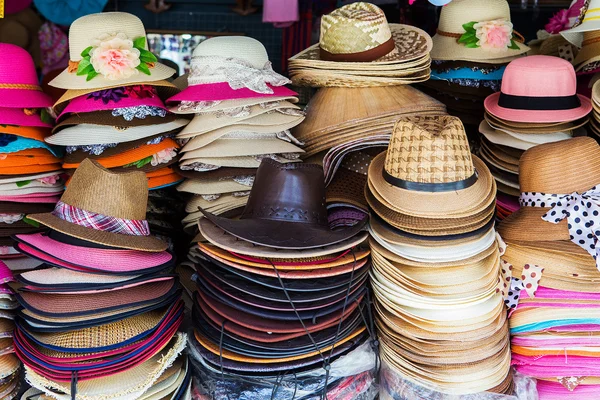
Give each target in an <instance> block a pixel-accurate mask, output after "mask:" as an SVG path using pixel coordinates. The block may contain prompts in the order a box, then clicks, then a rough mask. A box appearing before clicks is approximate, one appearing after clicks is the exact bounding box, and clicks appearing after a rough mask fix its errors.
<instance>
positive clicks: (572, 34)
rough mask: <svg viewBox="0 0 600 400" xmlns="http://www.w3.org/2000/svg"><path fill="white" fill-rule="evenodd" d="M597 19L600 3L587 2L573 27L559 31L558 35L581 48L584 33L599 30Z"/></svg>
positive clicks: (599, 13) (599, 14)
mask: <svg viewBox="0 0 600 400" xmlns="http://www.w3.org/2000/svg"><path fill="white" fill-rule="evenodd" d="M598 17H600V1H598V0H587V1H585V4H584V6H583V7H581V9H580V12H579V17H578V18H577V20H576V22H575V24H574V25H573V27H572V28H571V29H567V30H564V31H561V32H560V34H561V35H562V37H564V38H565V39H567V40H568V41H569V42H570V43H573V44H574V45H575V46H577V47H578V48H581V47H583V41H584V33H585V32H591V31H597V30H598V29H600V24H599V23H598V19H599V18H598Z"/></svg>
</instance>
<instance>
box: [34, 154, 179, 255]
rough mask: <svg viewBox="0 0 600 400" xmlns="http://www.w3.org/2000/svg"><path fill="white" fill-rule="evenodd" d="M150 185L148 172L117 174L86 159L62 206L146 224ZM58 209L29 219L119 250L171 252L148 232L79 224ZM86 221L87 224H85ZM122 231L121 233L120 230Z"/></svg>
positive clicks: (128, 221)
mask: <svg viewBox="0 0 600 400" xmlns="http://www.w3.org/2000/svg"><path fill="white" fill-rule="evenodd" d="M147 198H148V183H147V178H146V175H145V174H144V173H141V172H127V173H114V172H110V171H108V170H106V169H105V168H103V167H101V166H100V165H98V164H97V163H96V162H94V161H91V160H84V161H83V162H82V163H81V165H80V167H79V168H78V169H77V170H76V171H75V174H74V175H73V177H72V178H71V181H70V182H69V185H68V187H67V189H66V191H65V193H64V194H63V196H62V197H61V203H63V204H65V205H66V206H67V207H75V210H79V212H81V211H84V214H86V213H91V214H92V215H96V214H98V215H101V216H104V217H106V218H108V219H109V220H111V218H117V220H118V221H123V222H126V223H129V224H134V225H138V226H139V225H140V224H141V225H142V226H143V225H144V221H145V217H146V203H147ZM55 214H57V210H55V211H53V212H52V213H47V214H31V215H29V216H28V218H29V219H31V220H34V221H37V222H39V223H40V224H43V225H45V226H48V227H49V228H52V229H54V230H56V231H59V232H62V233H65V234H67V235H70V236H74V237H77V238H79V239H83V240H87V241H90V242H94V243H99V244H105V245H108V246H114V247H119V248H125V249H131V250H142V251H153V252H160V251H164V250H166V249H167V247H168V246H167V243H165V242H163V241H162V240H159V239H157V238H155V237H153V236H152V235H150V233H149V232H146V229H141V230H138V229H134V230H133V232H138V231H139V233H137V234H125V233H116V232H111V231H108V230H106V231H104V230H100V229H94V228H91V227H87V226H83V225H78V224H77V223H76V222H80V221H75V220H73V222H69V221H67V220H66V219H63V218H67V219H69V217H67V216H66V215H63V213H58V214H57V215H60V216H61V217H58V216H57V215H55ZM81 222H83V221H81ZM117 232H118V230H117Z"/></svg>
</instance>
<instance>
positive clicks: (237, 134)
mask: <svg viewBox="0 0 600 400" xmlns="http://www.w3.org/2000/svg"><path fill="white" fill-rule="evenodd" d="M220 139H280V140H283V141H286V142H288V143H294V144H295V145H298V146H304V142H301V141H299V140H298V139H296V138H295V137H294V136H293V135H292V133H291V132H290V131H289V130H285V131H281V132H276V133H257V132H248V131H234V132H229V133H226V134H225V135H223V136H221V138H220Z"/></svg>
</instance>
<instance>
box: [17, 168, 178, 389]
mask: <svg viewBox="0 0 600 400" xmlns="http://www.w3.org/2000/svg"><path fill="white" fill-rule="evenodd" d="M147 199H148V183H147V179H146V176H145V175H144V174H143V173H141V172H137V171H136V172H127V173H115V172H111V171H109V170H106V169H105V168H103V167H102V166H100V165H98V164H97V163H96V162H94V161H91V160H84V161H83V162H82V163H81V166H80V167H79V168H78V169H77V170H76V171H75V173H74V174H73V177H72V179H71V182H70V184H69V186H68V187H67V189H66V191H65V193H64V195H63V196H62V197H61V199H60V201H59V202H58V203H57V205H56V207H55V209H54V210H53V211H52V212H50V213H42V214H30V215H28V218H30V219H31V220H32V221H35V222H37V223H39V224H41V225H43V226H45V227H47V228H48V231H45V232H44V233H35V234H19V235H15V237H14V238H15V240H16V241H17V242H18V243H17V245H16V248H17V249H18V250H19V251H20V252H22V253H24V254H26V255H28V256H30V257H34V258H37V259H39V260H41V261H42V262H44V263H45V264H46V265H47V266H48V268H44V269H37V270H34V271H30V272H25V273H23V274H21V275H19V276H18V277H17V279H18V280H19V282H20V283H21V285H22V286H21V287H20V289H19V291H18V293H17V295H16V297H17V299H18V301H19V303H20V305H21V307H22V308H21V309H20V310H19V312H18V320H17V324H16V325H17V326H16V329H15V333H14V340H15V351H16V353H17V355H18V357H19V358H20V360H21V361H22V362H23V364H25V369H26V379H27V381H28V382H29V383H30V384H31V385H32V386H33V387H35V388H37V389H39V390H41V391H42V392H44V393H45V394H47V395H48V396H50V397H52V398H55V399H59V400H60V399H65V400H68V399H80V398H81V399H105V398H107V397H109V398H112V399H131V398H141V397H142V395H143V394H144V393H152V392H153V391H155V390H156V389H158V388H159V387H160V390H161V391H162V390H165V395H169V396H171V395H172V394H173V395H174V394H175V393H178V392H179V391H180V387H179V385H178V384H176V383H175V381H177V379H175V380H171V378H172V377H175V378H176V377H178V376H181V375H182V374H183V375H185V372H184V368H185V363H184V362H183V361H182V360H180V361H177V362H175V360H176V359H177V358H178V356H179V354H180V353H181V351H182V350H183V348H184V347H185V344H186V335H184V334H181V333H177V329H178V327H179V325H180V324H181V322H182V319H183V304H182V302H181V300H180V288H179V284H178V281H177V278H176V276H175V275H173V274H172V273H170V272H169V270H170V269H172V268H173V267H174V262H175V259H174V256H173V255H172V254H171V253H170V252H168V251H165V250H166V248H167V244H166V243H165V242H163V241H161V240H159V239H157V238H155V237H153V236H152V234H151V232H150V230H149V227H148V222H147V221H146V219H145V216H146V202H147ZM174 362H175V364H173V363H174ZM167 378H169V379H167ZM158 382H160V383H158ZM178 382H179V383H181V382H182V381H181V380H179V381H178ZM155 383H156V386H154V385H155ZM167 383H168V384H167ZM163 384H165V385H166V386H164V385H163Z"/></svg>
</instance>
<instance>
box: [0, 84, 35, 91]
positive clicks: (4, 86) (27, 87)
mask: <svg viewBox="0 0 600 400" xmlns="http://www.w3.org/2000/svg"><path fill="white" fill-rule="evenodd" d="M0 89H20V90H37V91H40V92H41V91H42V88H41V87H39V86H38V85H28V84H26V83H0Z"/></svg>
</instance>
